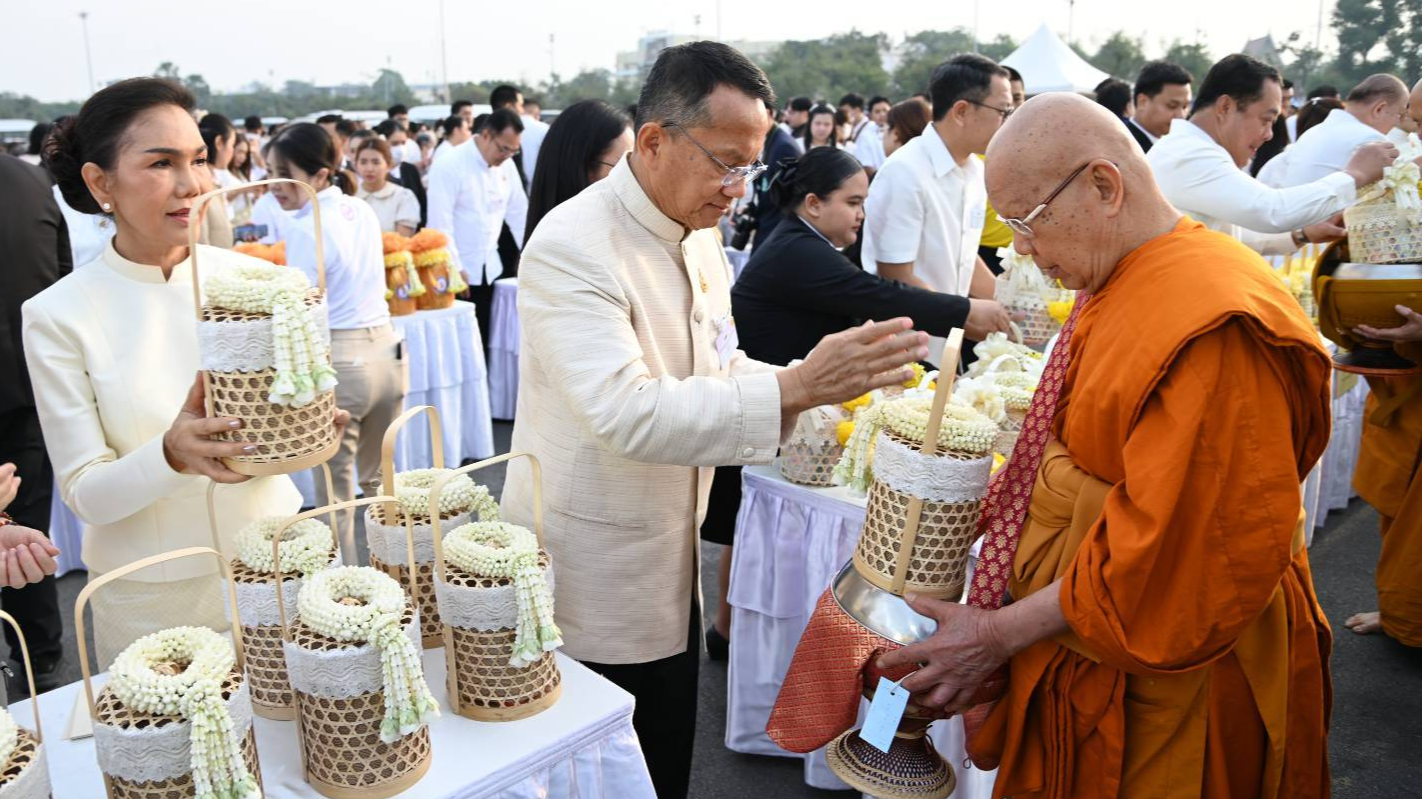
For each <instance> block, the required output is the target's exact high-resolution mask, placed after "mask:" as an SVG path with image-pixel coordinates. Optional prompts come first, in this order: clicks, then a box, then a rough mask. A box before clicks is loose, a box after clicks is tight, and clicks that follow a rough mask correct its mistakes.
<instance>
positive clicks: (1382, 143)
mask: <svg viewBox="0 0 1422 799" xmlns="http://www.w3.org/2000/svg"><path fill="white" fill-rule="evenodd" d="M1396 159H1397V146H1396V145H1394V144H1393V143H1392V142H1390V141H1387V140H1385V139H1379V140H1378V141H1370V142H1368V143H1367V144H1364V145H1363V146H1362V147H1359V148H1358V149H1356V150H1354V151H1353V157H1352V158H1349V159H1348V164H1347V165H1346V166H1344V167H1343V171H1344V172H1347V173H1348V174H1349V175H1352V176H1353V181H1354V182H1355V183H1357V184H1358V188H1360V189H1361V188H1362V187H1364V186H1366V185H1367V184H1369V183H1373V182H1374V181H1377V180H1378V179H1380V178H1381V177H1382V176H1383V170H1384V169H1386V168H1387V167H1390V166H1392V162H1393V161H1394V160H1396Z"/></svg>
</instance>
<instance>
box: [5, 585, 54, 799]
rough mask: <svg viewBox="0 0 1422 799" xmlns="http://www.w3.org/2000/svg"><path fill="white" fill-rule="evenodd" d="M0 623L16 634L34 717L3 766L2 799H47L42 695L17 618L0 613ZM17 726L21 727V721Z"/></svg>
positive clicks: (22, 730)
mask: <svg viewBox="0 0 1422 799" xmlns="http://www.w3.org/2000/svg"><path fill="white" fill-rule="evenodd" d="M0 619H4V620H5V623H6V624H8V625H10V628H11V629H13V630H14V631H15V638H16V639H17V640H18V641H19V642H20V660H21V662H22V663H24V665H25V680H26V681H27V682H28V683H29V687H30V709H31V710H32V711H34V714H35V729H34V731H33V732H31V731H29V730H27V729H25V728H24V727H19V729H18V731H17V733H16V741H15V749H14V751H12V752H10V756H9V757H7V758H6V759H5V762H4V763H3V764H0V799H47V798H48V797H49V796H50V787H49V763H48V758H47V757H46V754H45V749H44V729H43V726H42V725H41V723H40V713H39V693H38V692H37V691H35V670H34V666H33V665H32V664H31V663H30V647H29V644H28V643H26V642H25V632H24V630H21V629H20V625H19V623H18V622H16V621H15V617H13V616H11V615H10V614H8V613H6V612H5V611H3V610H0ZM16 726H17V727H18V726H19V722H18V720H17V721H16Z"/></svg>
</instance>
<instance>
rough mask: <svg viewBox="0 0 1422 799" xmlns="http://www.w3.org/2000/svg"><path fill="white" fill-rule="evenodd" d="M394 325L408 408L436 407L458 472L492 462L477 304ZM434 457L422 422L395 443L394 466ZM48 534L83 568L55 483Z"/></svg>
mask: <svg viewBox="0 0 1422 799" xmlns="http://www.w3.org/2000/svg"><path fill="white" fill-rule="evenodd" d="M391 322H392V323H393V324H394V326H395V330H396V331H397V332H399V333H401V334H402V335H403V337H404V339H405V357H406V359H407V360H408V361H409V363H410V392H409V393H408V394H407V395H405V407H406V408H413V407H415V406H416V405H433V406H434V407H436V408H438V409H439V415H440V424H441V426H442V428H443V431H444V460H445V463H444V465H445V466H448V467H451V468H453V467H456V466H459V465H460V464H461V463H462V462H463V461H464V460H466V459H469V460H477V459H480V458H489V457H493V455H494V426H493V416H492V415H491V414H490V413H489V384H488V374H487V370H486V368H485V366H484V345H483V339H482V338H480V336H479V320H478V317H477V316H475V314H474V304H473V303H470V302H455V303H454V305H453V306H451V307H449V308H444V309H441V310H437V311H417V312H416V313H413V314H410V315H408V316H397V317H394V318H392V319H391ZM381 432H383V431H381ZM379 434H380V433H379V432H377V433H376V435H379ZM377 443H378V442H377ZM430 457H431V454H430V433H429V426H428V425H427V424H426V423H425V420H424V417H420V418H418V419H414V420H412V421H411V422H410V424H408V425H406V426H405V429H404V431H403V432H402V433H401V435H400V438H399V440H398V442H397V443H396V446H395V468H397V469H400V470H404V469H415V468H420V467H422V466H429V465H430ZM291 478H292V480H293V481H295V483H296V487H297V488H299V489H300V490H301V496H302V500H303V502H304V503H305V504H306V505H307V506H314V505H315V504H316V492H315V483H314V482H313V481H312V476H311V472H309V471H305V472H297V473H296V474H293V475H292V476H291ZM49 534H50V537H51V538H52V539H53V540H54V542H55V546H57V547H59V549H60V555H59V573H60V574H64V573H65V572H67V571H70V570H73V569H82V568H84V563H83V561H82V560H81V559H80V557H79V547H80V543H81V541H82V538H83V533H82V526H81V524H80V522H79V519H78V518H76V517H75V516H74V513H73V512H72V511H70V510H69V508H68V506H66V505H65V504H64V503H63V502H62V501H61V500H60V496H59V487H58V486H57V485H56V486H55V490H54V498H53V500H51V502H50V529H49Z"/></svg>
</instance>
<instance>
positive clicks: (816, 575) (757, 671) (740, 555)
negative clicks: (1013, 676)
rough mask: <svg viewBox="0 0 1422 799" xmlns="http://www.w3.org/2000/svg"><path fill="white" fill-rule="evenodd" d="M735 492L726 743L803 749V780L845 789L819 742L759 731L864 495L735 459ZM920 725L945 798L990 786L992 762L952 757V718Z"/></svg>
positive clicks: (755, 749)
mask: <svg viewBox="0 0 1422 799" xmlns="http://www.w3.org/2000/svg"><path fill="white" fill-rule="evenodd" d="M741 492H742V494H741V510H740V514H739V515H738V516H737V517H736V546H735V548H734V549H733V550H732V552H733V553H734V555H733V559H732V561H731V590H730V594H729V597H728V601H729V602H730V603H731V614H732V615H731V656H730V664H729V665H730V668H729V672H728V690H727V693H728V696H727V702H726V746H727V747H728V748H730V749H732V750H735V751H737V752H744V753H747V754H757V755H779V756H782V757H803V758H804V759H805V782H807V783H809V784H810V785H813V786H815V787H817V788H828V789H841V790H842V789H846V788H848V786H847V785H845V784H844V783H843V782H841V781H840V780H839V778H838V777H836V776H834V773H833V772H831V771H830V770H829V766H828V765H826V763H825V757H824V750H823V749H820V750H817V751H815V752H812V753H810V754H809V755H797V754H794V753H791V752H786V751H785V750H783V749H781V748H780V747H778V746H776V745H775V743H774V742H772V741H771V740H770V738H769V736H767V735H766V734H765V724H766V722H767V721H768V720H769V719H770V711H771V709H772V708H773V707H774V706H775V697H776V695H777V694H779V692H780V683H781V682H782V681H783V680H784V679H785V672H786V671H788V670H789V668H790V659H791V657H793V656H794V654H795V645H796V644H797V643H798V642H799V640H800V634H801V633H802V632H804V630H805V625H806V624H808V623H809V621H810V614H811V613H813V612H814V608H815V603H816V602H817V601H818V600H819V598H820V595H821V594H823V593H824V590H825V589H826V588H828V587H829V584H830V581H831V580H832V579H833V578H834V576H835V575H836V574H838V573H839V570H840V568H841V567H843V566H844V564H845V563H846V562H848V561H849V558H850V556H851V555H853V554H854V544H855V541H857V540H858V538H859V530H860V528H861V527H862V526H863V524H864V502H865V500H864V499H863V498H856V497H854V496H853V495H851V494H850V493H849V491H848V490H847V489H844V488H818V489H817V488H807V487H805V486H798V485H795V484H793V483H790V482H789V481H787V480H785V479H784V478H783V477H781V476H780V467H779V465H778V464H772V465H770V466H747V467H746V468H745V469H743V470H742V471H741ZM930 735H931V737H932V739H933V743H934V745H935V746H936V747H937V748H938V751H939V752H940V753H942V754H943V757H944V759H946V760H947V761H948V763H949V764H950V765H952V766H953V769H954V771H956V772H957V776H958V789H957V790H956V791H955V792H954V793H953V799H980V798H981V799H986V797H988V796H991V793H992V781H993V775H994V772H983V771H979V770H977V769H973V768H963V767H962V763H963V760H964V757H965V755H964V752H963V723H962V720H961V719H957V718H954V719H949V720H948V721H940V722H936V723H935V724H934V725H933V726H932V727H931V728H930Z"/></svg>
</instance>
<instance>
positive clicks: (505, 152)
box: [493, 139, 523, 158]
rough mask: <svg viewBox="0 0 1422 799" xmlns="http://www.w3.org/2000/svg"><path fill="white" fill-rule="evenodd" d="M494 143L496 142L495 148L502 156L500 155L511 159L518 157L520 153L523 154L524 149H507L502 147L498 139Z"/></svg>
mask: <svg viewBox="0 0 1422 799" xmlns="http://www.w3.org/2000/svg"><path fill="white" fill-rule="evenodd" d="M493 142H494V147H496V148H498V151H499V154H500V155H507V156H508V157H509V158H513V157H514V156H516V155H518V154H519V153H521V152H523V148H522V147H505V146H504V145H502V144H500V143H499V140H498V139H494V140H493Z"/></svg>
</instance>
